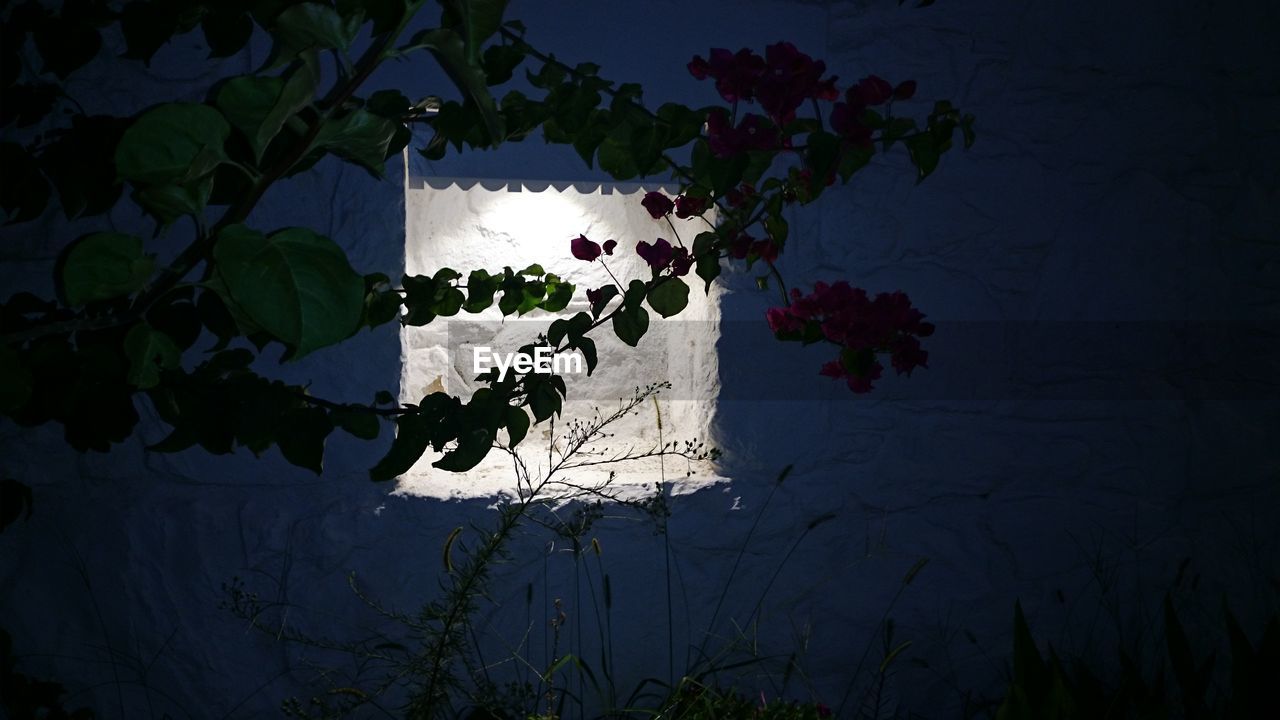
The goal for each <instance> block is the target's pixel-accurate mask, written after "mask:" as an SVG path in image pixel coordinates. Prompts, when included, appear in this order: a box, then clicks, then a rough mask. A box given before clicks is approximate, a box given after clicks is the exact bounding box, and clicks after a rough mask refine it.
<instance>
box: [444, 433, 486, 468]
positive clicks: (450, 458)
mask: <svg viewBox="0 0 1280 720" xmlns="http://www.w3.org/2000/svg"><path fill="white" fill-rule="evenodd" d="M492 448H493V431H492V430H490V429H488V428H474V429H472V430H470V431H469V432H466V433H463V434H462V436H461V437H459V438H458V444H457V445H456V446H454V448H453V449H452V450H449V451H448V452H446V453H445V454H444V457H442V458H440V459H439V460H437V461H435V462H433V463H431V467H434V468H439V469H441V470H445V471H447V472H466V471H468V470H470V469H472V468H474V467H475V466H476V465H479V464H480V461H481V460H483V459H484V457H485V456H486V455H488V454H489V450H490V449H492Z"/></svg>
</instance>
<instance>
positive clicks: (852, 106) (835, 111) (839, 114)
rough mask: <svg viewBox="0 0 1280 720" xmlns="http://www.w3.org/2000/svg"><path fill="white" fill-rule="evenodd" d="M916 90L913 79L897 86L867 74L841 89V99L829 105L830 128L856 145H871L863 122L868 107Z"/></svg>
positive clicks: (907, 95) (905, 96)
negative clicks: (852, 84)
mask: <svg viewBox="0 0 1280 720" xmlns="http://www.w3.org/2000/svg"><path fill="white" fill-rule="evenodd" d="M915 94H916V81H915V80H907V81H904V82H902V83H899V84H898V86H897V87H894V86H893V85H890V84H889V81H888V80H885V79H884V78H881V77H879V76H877V75H868V76H867V77H864V78H862V79H861V80H859V81H858V84H857V85H854V86H853V87H851V88H849V89H848V90H846V91H845V93H844V102H838V103H836V105H835V107H833V108H832V109H831V129H832V130H834V131H835V133H836V134H837V135H839V136H840V137H842V138H844V139H845V140H846V141H847V142H849V143H850V144H852V145H854V146H857V147H870V146H871V128H870V127H869V126H868V125H866V124H865V123H864V122H863V113H865V112H866V111H867V110H868V109H869V108H872V107H875V106H877V105H884V104H886V103H888V102H890V101H891V100H909V99H911V96H912V95H915Z"/></svg>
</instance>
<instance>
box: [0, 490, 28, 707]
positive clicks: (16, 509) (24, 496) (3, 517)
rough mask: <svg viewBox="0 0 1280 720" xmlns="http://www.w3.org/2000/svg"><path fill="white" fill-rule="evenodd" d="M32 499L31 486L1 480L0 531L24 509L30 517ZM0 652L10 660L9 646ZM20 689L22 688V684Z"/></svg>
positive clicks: (6, 659) (0, 649) (20, 514)
mask: <svg viewBox="0 0 1280 720" xmlns="http://www.w3.org/2000/svg"><path fill="white" fill-rule="evenodd" d="M32 500H33V496H32V493H31V488H30V487H28V486H26V485H23V484H22V483H20V482H18V481H17V480H13V479H11V478H4V479H3V480H0V532H4V529H5V528H6V527H8V526H9V525H10V524H11V523H13V522H15V521H16V520H17V519H18V518H19V517H20V516H22V515H23V512H22V511H23V510H26V517H25V518H24V519H30V518H31V506H32ZM5 639H6V640H7V639H8V637H7V636H6V638H5ZM0 652H3V655H4V658H5V661H6V662H8V660H9V657H10V656H9V648H8V646H7V645H6V646H5V647H3V648H0ZM19 689H20V690H21V686H19Z"/></svg>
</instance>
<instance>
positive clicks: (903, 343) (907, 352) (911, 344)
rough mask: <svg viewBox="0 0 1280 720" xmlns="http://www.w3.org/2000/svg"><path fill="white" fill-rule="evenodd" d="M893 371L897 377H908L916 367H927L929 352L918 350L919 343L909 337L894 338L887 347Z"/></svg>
mask: <svg viewBox="0 0 1280 720" xmlns="http://www.w3.org/2000/svg"><path fill="white" fill-rule="evenodd" d="M889 352H890V358H891V361H892V362H893V369H894V370H897V371H898V374H899V375H910V374H911V371H912V370H915V369H916V368H918V367H922V368H927V367H929V352H928V351H927V350H921V349H920V341H919V340H918V339H916V338H915V337H913V336H911V335H904V336H902V337H899V338H896V339H895V340H894V341H893V342H892V343H890V346H889Z"/></svg>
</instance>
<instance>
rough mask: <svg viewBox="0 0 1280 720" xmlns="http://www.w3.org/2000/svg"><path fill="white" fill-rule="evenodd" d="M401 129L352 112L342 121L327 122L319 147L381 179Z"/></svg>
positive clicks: (377, 117)
mask: <svg viewBox="0 0 1280 720" xmlns="http://www.w3.org/2000/svg"><path fill="white" fill-rule="evenodd" d="M399 127H400V124H399V123H396V122H392V121H390V120H388V119H386V118H384V117H382V116H380V115H376V114H374V113H371V112H369V111H367V110H353V111H351V112H349V113H347V114H346V115H344V116H343V117H342V118H340V119H337V120H327V121H325V124H324V126H323V127H321V128H320V133H319V134H318V135H317V136H316V145H317V146H319V147H322V148H325V149H326V150H330V151H332V152H333V153H334V154H335V155H337V156H339V157H341V158H343V159H346V160H350V161H351V162H354V163H357V164H359V165H362V166H364V168H365V169H367V170H368V171H369V172H371V173H373V175H374V177H377V178H381V177H382V176H383V175H384V174H385V171H386V165H387V146H388V145H389V144H390V143H391V140H392V139H393V138H394V137H395V135H396V130H397V129H398V128H399Z"/></svg>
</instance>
